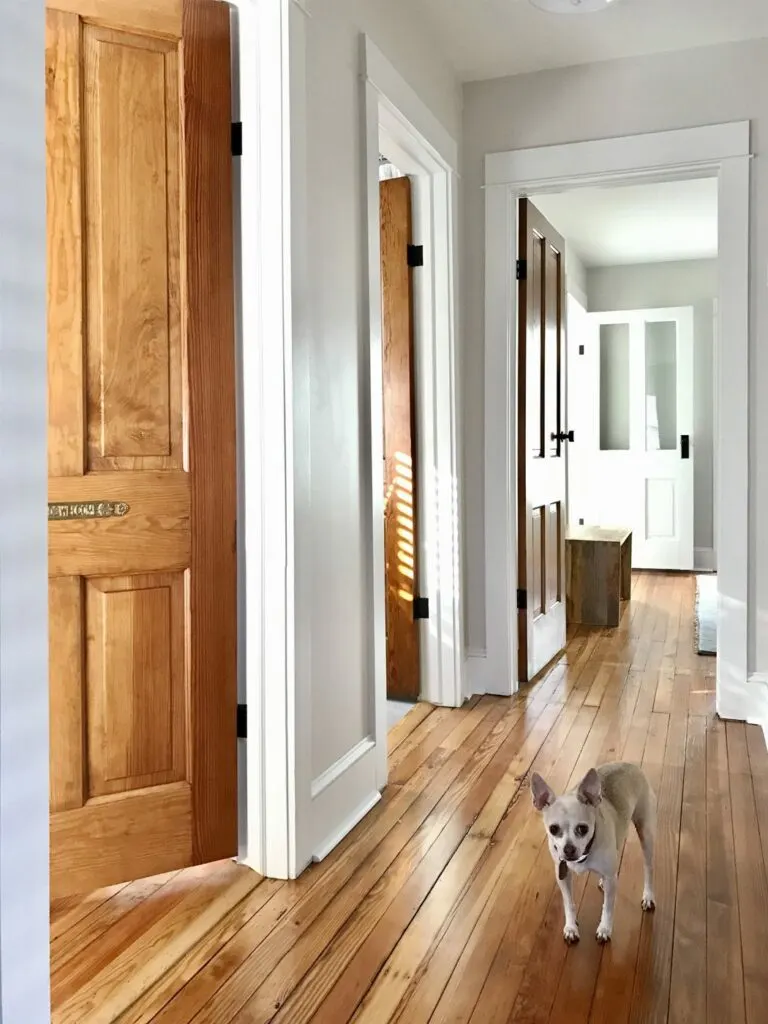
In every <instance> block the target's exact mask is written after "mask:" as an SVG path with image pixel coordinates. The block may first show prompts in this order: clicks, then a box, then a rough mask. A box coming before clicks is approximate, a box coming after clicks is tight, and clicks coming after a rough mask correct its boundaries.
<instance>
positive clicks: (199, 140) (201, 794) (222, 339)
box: [182, 0, 237, 861]
mask: <svg viewBox="0 0 768 1024" xmlns="http://www.w3.org/2000/svg"><path fill="white" fill-rule="evenodd" d="M229 24H230V11H229V8H228V7H227V6H226V5H225V4H221V3H218V2H217V0H183V13H182V36H183V40H184V153H185V173H186V181H185V194H186V240H187V244H186V253H187V260H186V271H187V275H186V306H187V332H188V333H187V349H188V361H189V445H190V464H189V468H190V474H191V480H192V520H193V522H194V524H195V528H194V530H193V534H192V560H191V572H190V617H191V621H190V637H191V643H190V659H191V684H190V691H191V700H190V732H191V748H192V800H193V807H194V834H193V855H194V858H195V860H196V861H206V860H218V859H220V858H222V857H229V856H233V855H234V854H235V853H236V852H237V742H236V723H237V554H236V549H235V544H236V533H237V524H236V517H237V457H236V450H235V306H234V266H233V259H234V256H233V234H232V231H233V228H232V216H233V213H232V155H231V140H230V123H231V109H232V108H231V71H230V62H231V53H230V38H229Z"/></svg>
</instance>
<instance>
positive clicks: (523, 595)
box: [517, 590, 528, 612]
mask: <svg viewBox="0 0 768 1024" xmlns="http://www.w3.org/2000/svg"><path fill="white" fill-rule="evenodd" d="M527 608H528V591H527V590H518V592H517V610H518V611H519V612H524V611H525V610H526V609H527Z"/></svg>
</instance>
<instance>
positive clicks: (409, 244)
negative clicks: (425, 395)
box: [379, 155, 428, 728]
mask: <svg viewBox="0 0 768 1024" xmlns="http://www.w3.org/2000/svg"><path fill="white" fill-rule="evenodd" d="M379 161H380V163H379V179H380V181H379V197H380V230H381V349H382V376H383V404H382V418H383V444H384V585H385V595H386V596H385V615H386V637H387V641H386V649H387V724H388V726H389V727H390V728H391V726H392V725H394V724H395V723H396V722H397V721H399V720H400V718H402V716H403V715H404V714H406V713H407V712H408V710H410V708H411V707H412V705H413V704H414V703H416V701H418V699H419V695H420V692H421V644H420V635H419V634H420V630H419V626H420V619H421V618H423V617H424V612H425V611H427V609H428V599H426V598H424V597H422V596H421V594H420V589H419V588H420V580H421V572H420V548H419V529H418V527H419V503H418V496H419V493H420V489H419V482H420V478H419V472H418V457H417V439H416V424H417V420H418V415H417V394H418V391H417V387H416V372H415V371H416V364H415V343H414V317H413V275H414V272H415V269H416V268H418V267H420V266H422V265H423V262H424V260H423V252H424V249H423V246H419V245H416V244H414V241H413V212H412V183H411V179H410V178H409V177H408V176H407V175H405V174H403V173H402V171H399V170H398V169H397V167H396V166H395V165H394V164H393V163H392V162H391V161H390V160H389V159H388V158H387V157H386V156H384V155H381V156H380V158H379Z"/></svg>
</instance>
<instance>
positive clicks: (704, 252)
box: [531, 178, 717, 267]
mask: <svg viewBox="0 0 768 1024" xmlns="http://www.w3.org/2000/svg"><path fill="white" fill-rule="evenodd" d="M531 198H532V200H533V202H534V204H535V205H536V206H537V207H538V209H539V210H540V211H541V213H543V214H544V216H545V217H546V218H547V220H548V221H549V222H550V223H551V224H552V226H553V227H554V228H555V230H556V231H558V232H559V233H560V234H561V235H562V236H563V238H564V239H565V241H566V246H571V247H572V249H573V250H574V251H575V252H576V254H577V255H578V256H579V257H580V259H581V260H582V261H583V263H584V264H585V265H586V266H588V267H612V266H618V265H619V264H632V263H664V262H667V261H669V260H698V259H711V258H713V257H715V256H717V179H716V178H704V179H700V180H697V181H665V182H660V183H657V184H652V185H626V186H624V187H622V188H606V189H597V188H584V189H577V190H576V191H573V192H558V193H555V194H553V195H542V196H532V197H531Z"/></svg>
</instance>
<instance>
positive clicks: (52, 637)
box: [48, 576, 86, 811]
mask: <svg viewBox="0 0 768 1024" xmlns="http://www.w3.org/2000/svg"><path fill="white" fill-rule="evenodd" d="M48 644H49V648H50V654H49V659H50V662H51V664H52V665H55V666H56V672H57V679H56V686H53V687H51V697H50V710H49V716H50V726H49V731H50V753H49V758H50V780H51V781H50V804H51V811H68V810H72V809H73V808H76V807H82V806H83V803H84V801H85V787H86V764H85V756H84V754H85V751H84V737H85V715H86V709H85V700H84V695H83V689H82V679H83V657H84V653H85V652H84V636H83V581H82V579H80V577H79V576H71V577H68V578H62V579H51V580H49V581H48Z"/></svg>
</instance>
